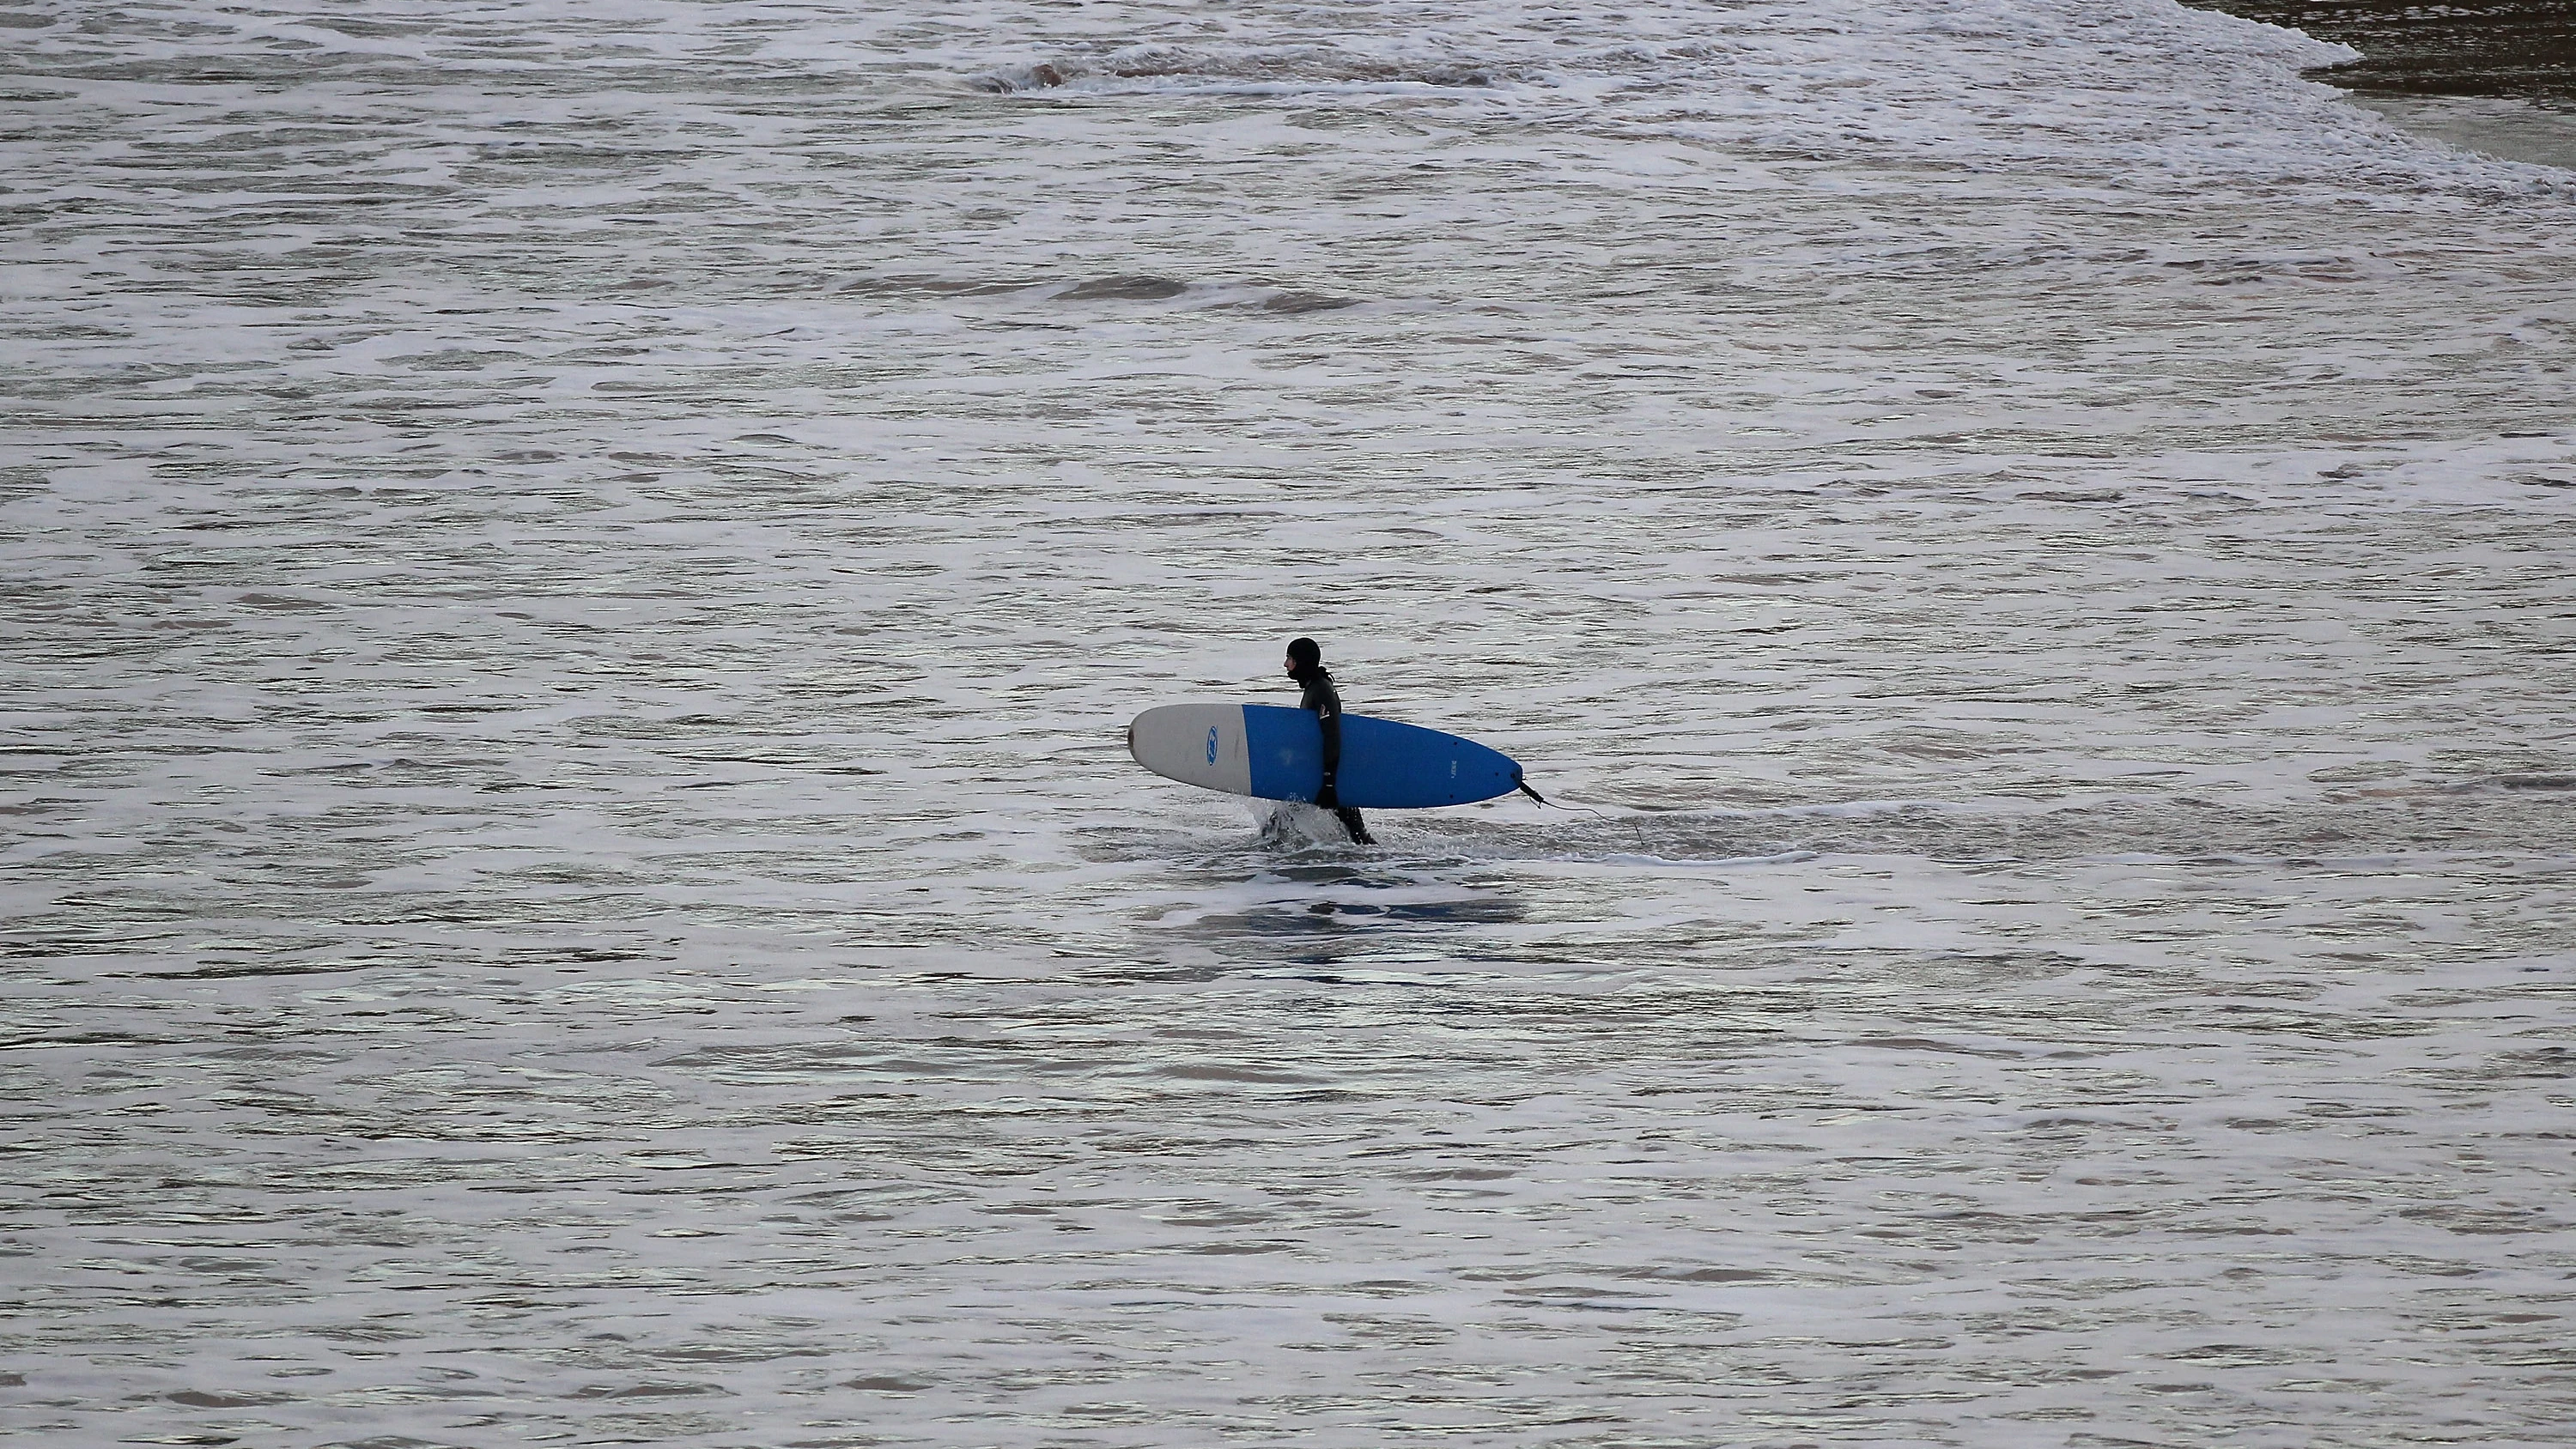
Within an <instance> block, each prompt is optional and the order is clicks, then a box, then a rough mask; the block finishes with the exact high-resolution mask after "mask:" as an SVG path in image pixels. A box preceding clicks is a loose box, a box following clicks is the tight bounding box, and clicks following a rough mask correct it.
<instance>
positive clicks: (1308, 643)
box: [1288, 639, 1377, 845]
mask: <svg viewBox="0 0 2576 1449" xmlns="http://www.w3.org/2000/svg"><path fill="white" fill-rule="evenodd" d="M1288 677H1289V678H1290V679H1293V680H1295V681H1297V683H1298V684H1299V685H1300V686H1302V687H1303V688H1304V689H1305V693H1304V694H1303V695H1300V696H1299V697H1298V700H1297V707H1298V708H1299V709H1311V710H1313V711H1314V712H1315V722H1316V723H1317V724H1319V725H1322V726H1323V727H1324V788H1323V789H1321V790H1318V791H1316V792H1315V803H1316V804H1318V805H1321V806H1323V807H1324V808H1325V809H1327V810H1330V811H1332V812H1333V814H1334V815H1335V816H1336V817H1338V818H1339V819H1340V820H1341V822H1342V828H1343V829H1344V830H1347V831H1349V832H1350V833H1351V844H1353V845H1375V844H1377V842H1376V841H1374V840H1371V839H1369V833H1368V825H1367V824H1366V823H1365V822H1363V821H1362V820H1361V819H1360V812H1358V811H1357V810H1354V809H1352V808H1351V807H1349V806H1348V805H1345V804H1343V803H1342V802H1341V798H1340V797H1339V796H1337V795H1336V794H1334V793H1333V774H1334V772H1335V771H1337V770H1339V769H1340V768H1341V767H1342V696H1341V692H1340V691H1339V690H1336V689H1334V688H1333V675H1332V671H1330V670H1328V669H1326V668H1325V667H1324V646H1323V645H1321V644H1318V643H1316V642H1315V641H1314V640H1312V639H1291V640H1289V641H1288Z"/></svg>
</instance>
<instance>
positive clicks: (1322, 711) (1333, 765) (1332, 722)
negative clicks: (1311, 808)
mask: <svg viewBox="0 0 2576 1449" xmlns="http://www.w3.org/2000/svg"><path fill="white" fill-rule="evenodd" d="M1315 723H1316V724H1317V725H1318V726H1320V727H1321V728H1322V730H1323V732H1324V788H1322V789H1321V790H1318V791H1316V792H1315V803H1316V804H1318V805H1337V804H1339V803H1340V800H1339V797H1338V796H1336V795H1335V793H1334V790H1333V776H1334V775H1335V774H1336V773H1338V772H1339V771H1340V769H1341V768H1342V711H1341V707H1340V705H1339V703H1338V701H1327V702H1326V703H1325V704H1324V705H1323V706H1322V707H1321V708H1319V709H1317V710H1316V711H1315Z"/></svg>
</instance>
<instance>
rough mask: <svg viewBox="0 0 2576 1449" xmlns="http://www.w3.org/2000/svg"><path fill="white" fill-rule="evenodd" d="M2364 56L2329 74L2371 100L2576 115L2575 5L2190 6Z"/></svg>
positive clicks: (2327, 0)
mask: <svg viewBox="0 0 2576 1449" xmlns="http://www.w3.org/2000/svg"><path fill="white" fill-rule="evenodd" d="M2190 3H2192V4H2195V5H2198V6H2199V7H2200V8H2202V9H2206V10H2223V11H2225V12H2227V13H2228V14H2230V15H2241V16H2244V17H2245V18H2247V19H2249V20H2262V21H2268V22H2270V23H2271V24H2274V25H2287V26H2292V27H2294V28H2296V29H2299V30H2304V31H2306V32H2307V33H2308V34H2310V35H2313V36H2315V37H2316V38H2317V39H2319V40H2334V41H2340V42H2342V43H2343V44H2345V45H2349V46H2351V47H2352V48H2354V49H2355V50H2358V51H2360V52H2361V53H2362V55H2363V57H2364V58H2363V59H2362V60H2360V61H2357V62H2355V63H2353V64H2351V65H2342V66H2335V67H2333V68H2332V69H2330V70H2325V71H2320V72H2318V73H2317V78H2318V79H2320V80H2326V81H2331V82H2333V83H2334V84H2336V85H2339V86H2342V87H2344V88H2345V89H2347V90H2351V91H2354V92H2356V93H2358V94H2361V95H2364V96H2485V97H2493V98H2498V99H2505V100H2519V101H2528V102H2531V103H2532V104H2534V105H2539V106H2545V107H2548V108H2550V109H2552V110H2558V111H2566V112H2571V113H2576V8H2571V7H2570V6H2569V5H2568V4H2567V3H2566V0H2485V3H2469V4H2453V5H2425V4H2422V3H2420V0H2190Z"/></svg>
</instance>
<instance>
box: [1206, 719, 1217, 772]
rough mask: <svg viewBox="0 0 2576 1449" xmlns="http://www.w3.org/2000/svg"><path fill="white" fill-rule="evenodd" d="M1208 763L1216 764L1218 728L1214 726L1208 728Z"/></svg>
mask: <svg viewBox="0 0 2576 1449" xmlns="http://www.w3.org/2000/svg"><path fill="white" fill-rule="evenodd" d="M1208 763H1209V764H1211V765H1213V764H1215V763H1216V727H1215V726H1213V725H1211V726H1209V727H1208Z"/></svg>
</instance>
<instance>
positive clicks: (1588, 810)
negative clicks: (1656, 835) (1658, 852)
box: [1512, 777, 1646, 853]
mask: <svg viewBox="0 0 2576 1449" xmlns="http://www.w3.org/2000/svg"><path fill="white" fill-rule="evenodd" d="M1512 784H1513V786H1514V787H1515V788H1517V789H1518V790H1519V791H1520V792H1521V793H1522V794H1524V795H1527V796H1528V797H1530V798H1531V799H1533V800H1536V801H1537V802H1538V803H1539V805H1540V807H1541V808H1543V809H1548V810H1580V811H1582V812H1583V813H1584V814H1586V815H1598V816H1600V817H1601V818H1602V819H1604V820H1616V819H1618V818H1619V817H1618V816H1616V815H1613V814H1611V813H1610V812H1609V811H1607V810H1595V809H1593V808H1592V807H1591V806H1589V805H1559V804H1557V803H1555V802H1554V801H1552V800H1550V799H1548V798H1547V797H1546V796H1545V795H1542V794H1540V793H1539V792H1537V791H1536V790H1533V789H1531V788H1530V782H1529V781H1527V780H1523V779H1519V778H1517V777H1515V778H1514V779H1513V781H1512ZM1628 825H1629V828H1630V829H1632V830H1635V831H1636V832H1637V849H1638V851H1639V852H1640V853H1643V852H1644V851H1645V849H1646V828H1645V827H1644V826H1642V825H1639V824H1638V823H1637V822H1636V821H1634V820H1630V821H1629V822H1628Z"/></svg>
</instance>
